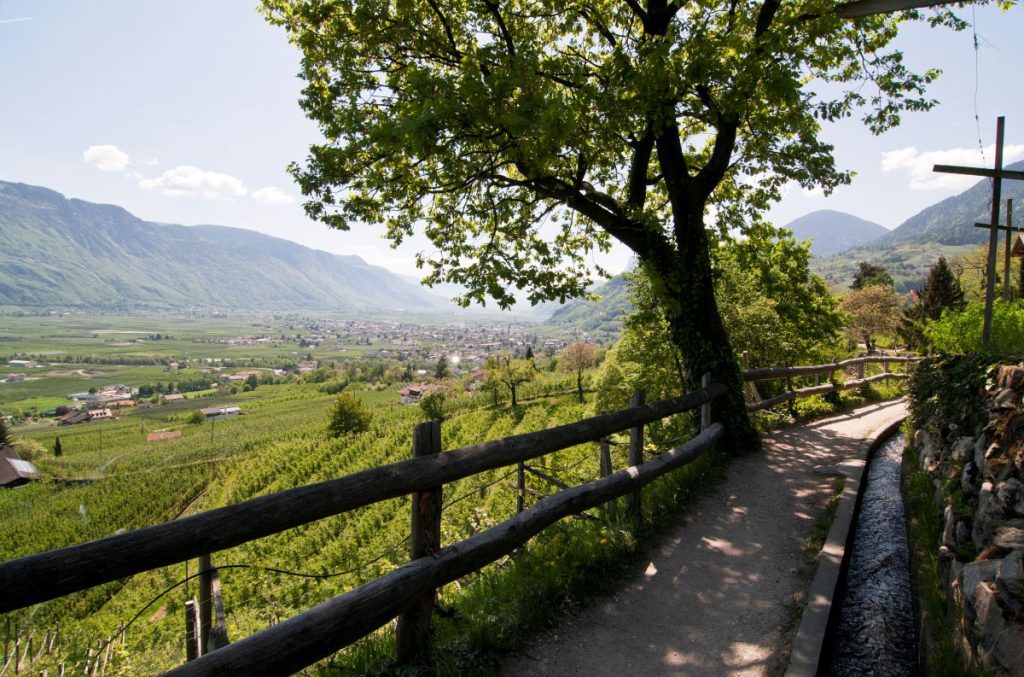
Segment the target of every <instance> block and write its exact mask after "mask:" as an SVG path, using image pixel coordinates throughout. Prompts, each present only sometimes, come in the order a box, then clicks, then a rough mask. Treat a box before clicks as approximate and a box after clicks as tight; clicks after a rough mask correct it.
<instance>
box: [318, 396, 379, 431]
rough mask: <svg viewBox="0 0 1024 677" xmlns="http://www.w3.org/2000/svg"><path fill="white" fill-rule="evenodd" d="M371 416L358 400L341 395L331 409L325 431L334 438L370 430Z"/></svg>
mask: <svg viewBox="0 0 1024 677" xmlns="http://www.w3.org/2000/svg"><path fill="white" fill-rule="evenodd" d="M372 419H373V415H372V414H371V413H370V411H369V409H367V408H366V406H365V405H364V404H363V403H362V402H360V401H359V400H358V399H356V398H355V397H353V396H352V395H350V394H348V393H341V394H340V395H338V399H337V400H335V401H334V407H333V408H332V409H331V421H330V423H328V424H327V430H328V431H329V432H330V433H331V434H332V435H334V436H335V437H341V436H342V435H345V434H347V433H361V432H363V431H365V430H368V429H369V428H370V421H371V420H372Z"/></svg>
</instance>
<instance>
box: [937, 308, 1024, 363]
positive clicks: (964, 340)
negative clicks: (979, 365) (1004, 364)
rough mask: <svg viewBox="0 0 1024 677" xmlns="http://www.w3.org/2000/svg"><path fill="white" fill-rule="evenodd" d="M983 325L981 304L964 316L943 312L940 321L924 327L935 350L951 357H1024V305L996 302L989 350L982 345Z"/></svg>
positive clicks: (966, 311)
mask: <svg viewBox="0 0 1024 677" xmlns="http://www.w3.org/2000/svg"><path fill="white" fill-rule="evenodd" d="M984 322H985V304H984V302H981V301H978V302H975V303H972V304H970V305H969V306H967V308H965V309H964V310H963V311H962V312H955V311H950V310H946V311H944V312H943V313H942V317H941V318H940V319H938V320H934V321H931V322H928V324H927V325H925V328H924V336H925V339H926V340H927V341H928V343H929V345H931V346H932V348H933V349H935V350H936V351H937V352H940V353H945V354H949V355H965V354H968V353H982V352H987V353H989V354H992V355H1015V354H1021V353H1024V303H1022V302H1021V301H1009V302H1008V301H1004V300H1003V299H996V300H995V303H994V304H993V308H992V336H991V340H990V341H989V345H987V346H986V345H984V344H983V343H982V341H981V334H982V328H983V326H984Z"/></svg>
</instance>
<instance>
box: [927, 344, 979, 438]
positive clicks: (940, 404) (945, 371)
mask: <svg viewBox="0 0 1024 677" xmlns="http://www.w3.org/2000/svg"><path fill="white" fill-rule="evenodd" d="M994 361H995V360H994V358H992V357H991V356H988V355H968V356H960V355H957V356H950V357H931V358H928V359H926V360H923V361H921V362H919V363H918V364H917V367H916V368H915V369H913V370H912V371H911V375H910V384H909V386H908V388H907V392H908V394H909V395H910V414H911V418H912V420H913V424H914V427H915V428H919V427H922V426H924V425H925V424H927V423H928V422H929V421H932V420H934V421H963V424H964V425H965V426H966V430H965V432H967V433H971V434H973V433H974V432H976V431H977V430H978V429H980V428H981V427H982V426H983V425H984V424H985V423H986V422H987V421H988V411H987V409H986V407H985V400H984V395H985V380H986V377H987V375H988V372H989V369H990V368H991V366H992V363H993V362H994Z"/></svg>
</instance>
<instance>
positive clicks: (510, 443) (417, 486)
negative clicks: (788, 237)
mask: <svg viewBox="0 0 1024 677" xmlns="http://www.w3.org/2000/svg"><path fill="white" fill-rule="evenodd" d="M726 390H727V389H726V387H725V386H724V385H722V384H720V383H719V384H713V385H711V386H709V387H708V388H706V389H701V390H697V391H695V392H692V393H688V394H686V395H683V396H681V397H675V398H671V399H667V400H661V401H659V402H654V403H652V404H649V405H646V406H643V407H632V408H630V409H624V410H621V411H617V412H613V413H611V414H604V415H602V416H595V417H593V418H588V419H584V420H582V421H578V422H576V423H570V424H567V425H563V426H558V427H556V428H551V429H548V430H542V431H540V432H535V433H525V434H522V435H514V436H511V437H506V438H504V439H500V440H494V441H491V442H482V443H480V444H474V445H471V446H468V447H463V448H462V449H458V450H455V451H449V452H445V453H443V454H438V455H436V456H430V457H423V458H414V459H409V460H406V461H400V462H398V463H391V464H389V465H384V466H380V467H377V468H372V469H370V470H365V471H363V472H359V473H354V474H352V475H346V476H345V477H340V478H338V479H335V480H328V481H326V482H320V483H318V484H310V485H306V486H302V487H297V488H295V489H287V490H285V491H281V492H277V493H274V494H269V495H267V496H260V497H257V498H253V499H250V500H247V501H243V502H241V503H236V504H234V505H229V506H225V507H223V508H217V509H215V510H209V511H207V512H202V513H198V514H195V515H189V516H188V517H184V518H182V519H179V520H175V521H173V522H167V523H164V524H159V525H155V526H151V527H145V528H143V529H138V530H135V531H130V532H128V533H125V534H118V535H115V536H109V537H107V538H103V539H100V540H97V541H91V542H89V543H83V544H80V545H72V546H68V547H65V548H60V549H59V550H51V551H48V552H42V553H38V554H35V555H29V556H27V557H21V558H19V559H15V560H10V561H8V562H3V563H0V590H3V591H4V594H3V595H0V613H4V612H7V611H12V610H14V609H20V608H22V607H26V606H29V605H32V604H38V603H39V602H45V601H46V600H50V599H54V598H56V597H61V596H63V595H67V594H70V593H72V592H77V591H79V590H85V589H86V588H90V587H92V586H94V585H100V584H102V583H108V582H110V581H114V580H117V579H120V578H124V577H125V576H130V575H132V574H136V573H139V572H141V571H148V570H150V569H156V568H158V567H162V566H167V565H170V564H176V563H178V562H182V561H184V560H187V559H192V558H194V557H198V556H199V555H202V554H205V553H208V552H216V551H218V550H226V549H228V548H232V547H235V546H237V545H240V544H242V543H246V542H248V541H252V540H254V539H257V538H262V537H264V536H269V535H271V534H276V533H279V532H281V531H285V530H287V529H292V528H295V527H297V526H301V525H303V524H308V523H309V522H314V521H316V520H320V519H323V518H325V517H330V516H332V515H337V514H339V513H342V512H346V511H348V510H353V509H355V508H359V507H362V506H364V505H370V504H372V503H377V502H379V501H383V500H387V499H389V498H396V497H398V496H402V495H404V494H411V493H413V492H415V491H422V490H424V489H430V488H431V487H436V486H440V485H442V484H447V483H449V482H452V481H455V480H458V479H462V478H464V477H469V476H471V475H476V474H478V473H480V472H483V471H485V470H493V469H495V468H500V467H503V466H507V465H512V464H513V463H518V462H520V461H527V460H529V459H532V458H537V457H538V456H543V455H545V454H549V453H551V452H553V451H558V450H560V449H566V448H568V447H573V446H576V445H577V444H583V443H585V442H592V441H594V440H596V439H599V438H601V437H604V436H606V435H611V434H613V433H617V432H621V431H623V430H627V429H629V428H632V427H634V426H637V425H643V424H645V423H650V422H651V421H656V420H658V419H661V418H665V417H666V416H671V415H673V414H678V413H680V412H683V411H688V410H690V409H693V408H694V407H698V406H700V405H701V404H703V403H704V402H708V401H711V400H713V399H715V398H717V397H721V396H722V395H724V394H725V392H726ZM83 562H88V563H89V566H83V565H82V563H83Z"/></svg>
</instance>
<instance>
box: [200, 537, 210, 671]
mask: <svg viewBox="0 0 1024 677" xmlns="http://www.w3.org/2000/svg"><path fill="white" fill-rule="evenodd" d="M212 626H213V560H212V559H211V558H210V555H208V554H207V555H200V556H199V655H200V656H205V655H206V654H208V653H209V652H210V628H211V627H212Z"/></svg>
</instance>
